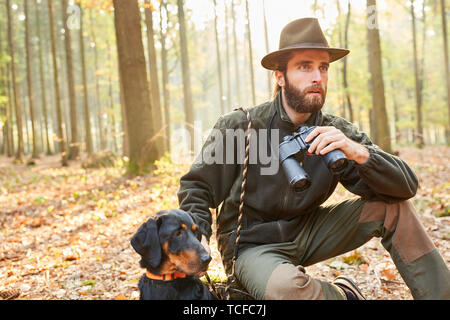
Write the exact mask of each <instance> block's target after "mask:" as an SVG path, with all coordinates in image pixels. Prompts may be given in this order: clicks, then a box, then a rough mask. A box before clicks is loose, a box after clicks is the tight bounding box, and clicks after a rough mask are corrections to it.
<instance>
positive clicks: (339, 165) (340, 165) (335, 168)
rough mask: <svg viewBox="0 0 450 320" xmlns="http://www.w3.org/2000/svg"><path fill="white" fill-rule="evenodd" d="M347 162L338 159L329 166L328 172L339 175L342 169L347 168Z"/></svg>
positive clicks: (343, 159)
mask: <svg viewBox="0 0 450 320" xmlns="http://www.w3.org/2000/svg"><path fill="white" fill-rule="evenodd" d="M347 163H348V160H347V159H345V158H342V159H339V160H337V161H335V162H334V163H332V164H331V166H330V170H331V171H332V172H333V173H335V174H337V173H341V171H344V169H345V168H346V167H347Z"/></svg>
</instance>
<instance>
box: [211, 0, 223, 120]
mask: <svg viewBox="0 0 450 320" xmlns="http://www.w3.org/2000/svg"><path fill="white" fill-rule="evenodd" d="M213 2H214V33H215V38H216V60H217V76H218V79H219V104H220V114H221V115H222V114H224V113H225V106H224V101H223V82H222V63H221V59H220V46H219V34H218V32H217V3H216V0H213Z"/></svg>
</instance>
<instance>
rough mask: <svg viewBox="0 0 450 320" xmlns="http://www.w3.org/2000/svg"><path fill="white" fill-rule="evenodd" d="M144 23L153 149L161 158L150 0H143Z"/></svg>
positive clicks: (161, 128) (162, 151)
mask: <svg viewBox="0 0 450 320" xmlns="http://www.w3.org/2000/svg"><path fill="white" fill-rule="evenodd" d="M145 4H146V5H145V23H146V25H147V44H148V46H147V47H148V48H147V49H148V66H149V74H150V93H151V97H152V103H153V108H152V113H153V114H152V118H153V127H154V128H155V133H156V137H155V147H156V148H157V150H158V155H159V156H162V155H163V154H164V152H165V151H166V148H165V144H164V133H163V130H164V128H163V118H162V114H161V97H160V95H159V78H158V64H157V62H156V49H155V40H154V31H153V12H152V8H151V4H150V0H145Z"/></svg>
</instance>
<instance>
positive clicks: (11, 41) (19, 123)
mask: <svg viewBox="0 0 450 320" xmlns="http://www.w3.org/2000/svg"><path fill="white" fill-rule="evenodd" d="M6 9H7V10H6V11H7V15H8V44H9V53H10V57H11V75H12V88H13V96H14V107H15V111H16V123H17V143H18V146H17V152H16V157H15V160H16V161H17V162H20V163H23V162H24V146H23V131H22V105H21V102H20V100H19V86H18V83H17V69H16V61H15V52H14V29H13V17H12V14H11V3H10V0H6Z"/></svg>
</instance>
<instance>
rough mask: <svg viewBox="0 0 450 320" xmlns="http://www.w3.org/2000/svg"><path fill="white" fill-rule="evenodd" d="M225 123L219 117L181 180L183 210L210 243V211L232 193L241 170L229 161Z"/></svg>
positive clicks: (180, 193) (180, 195)
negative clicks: (238, 172)
mask: <svg viewBox="0 0 450 320" xmlns="http://www.w3.org/2000/svg"><path fill="white" fill-rule="evenodd" d="M225 122H226V121H225V119H224V118H223V117H221V118H219V120H218V121H217V123H216V125H215V126H214V128H213V130H212V132H211V134H210V135H209V136H208V138H207V140H206V142H205V143H204V145H203V147H202V150H201V152H200V154H199V155H198V156H197V157H196V159H195V161H194V163H193V164H192V166H191V168H190V169H189V171H188V172H187V173H186V174H185V175H183V176H182V177H181V179H180V188H179V190H178V201H179V205H180V209H181V210H184V211H187V212H188V213H189V214H190V215H191V216H192V218H193V219H194V221H195V222H196V223H197V225H198V226H199V229H200V231H201V232H202V233H203V234H204V235H205V236H206V237H207V238H208V240H209V238H210V237H211V234H212V231H211V224H212V217H211V212H210V211H209V209H210V208H216V207H217V206H218V205H219V204H220V203H221V202H222V201H223V200H224V199H225V197H226V196H227V195H228V194H229V192H230V189H231V186H232V184H233V182H234V180H235V177H236V174H237V170H238V166H237V165H236V162H235V161H227V155H226V153H225V151H226V150H227V148H226V136H225V133H226V125H225ZM228 151H230V150H228ZM228 160H229V159H228ZM227 162H228V163H227Z"/></svg>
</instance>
